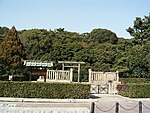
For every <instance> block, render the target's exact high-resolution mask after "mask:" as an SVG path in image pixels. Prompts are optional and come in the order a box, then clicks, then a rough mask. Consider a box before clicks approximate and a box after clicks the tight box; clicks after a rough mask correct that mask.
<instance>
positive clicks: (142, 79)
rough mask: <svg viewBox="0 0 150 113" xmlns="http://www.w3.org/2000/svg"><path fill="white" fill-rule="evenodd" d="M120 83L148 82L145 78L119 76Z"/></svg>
mask: <svg viewBox="0 0 150 113" xmlns="http://www.w3.org/2000/svg"><path fill="white" fill-rule="evenodd" d="M119 80H120V81H121V83H123V84H126V83H147V82H149V80H148V79H146V78H120V79H119Z"/></svg>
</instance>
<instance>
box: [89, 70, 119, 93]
mask: <svg viewBox="0 0 150 113" xmlns="http://www.w3.org/2000/svg"><path fill="white" fill-rule="evenodd" d="M118 74H119V73H118V71H117V72H95V71H92V70H91V69H89V83H90V84H91V93H109V94H117V93H118V91H117V85H118V84H120V82H119V75H118Z"/></svg>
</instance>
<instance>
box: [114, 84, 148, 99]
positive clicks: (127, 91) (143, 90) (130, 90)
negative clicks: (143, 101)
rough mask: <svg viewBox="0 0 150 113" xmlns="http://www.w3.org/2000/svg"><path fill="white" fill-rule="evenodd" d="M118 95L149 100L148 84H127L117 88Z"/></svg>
mask: <svg viewBox="0 0 150 113" xmlns="http://www.w3.org/2000/svg"><path fill="white" fill-rule="evenodd" d="M117 88H118V91H119V94H120V95H122V96H126V97H131V98H150V83H139V84H137V83H129V84H124V85H118V86H117Z"/></svg>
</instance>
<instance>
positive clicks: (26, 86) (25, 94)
mask: <svg viewBox="0 0 150 113" xmlns="http://www.w3.org/2000/svg"><path fill="white" fill-rule="evenodd" d="M89 94H90V85H89V84H79V83H78V84H77V83H44V82H43V83H41V82H36V83H34V82H9V81H0V97H17V98H49V99H56V98H57V99H65V98H70V99H81V98H82V99H83V98H88V96H89Z"/></svg>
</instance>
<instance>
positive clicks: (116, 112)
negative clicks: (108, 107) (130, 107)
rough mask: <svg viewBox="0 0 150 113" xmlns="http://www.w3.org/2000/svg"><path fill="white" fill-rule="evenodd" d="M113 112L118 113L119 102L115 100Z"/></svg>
mask: <svg viewBox="0 0 150 113" xmlns="http://www.w3.org/2000/svg"><path fill="white" fill-rule="evenodd" d="M115 113H119V103H118V102H116V109H115Z"/></svg>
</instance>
